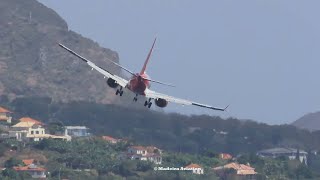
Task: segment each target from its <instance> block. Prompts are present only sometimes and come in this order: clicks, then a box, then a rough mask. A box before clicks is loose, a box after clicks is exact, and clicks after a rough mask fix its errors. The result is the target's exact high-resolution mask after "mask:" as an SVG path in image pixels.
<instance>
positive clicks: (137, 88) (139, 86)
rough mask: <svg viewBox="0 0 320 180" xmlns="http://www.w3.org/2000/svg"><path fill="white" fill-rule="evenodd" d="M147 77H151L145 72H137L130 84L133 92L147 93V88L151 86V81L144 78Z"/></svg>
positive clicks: (129, 87) (129, 86)
mask: <svg viewBox="0 0 320 180" xmlns="http://www.w3.org/2000/svg"><path fill="white" fill-rule="evenodd" d="M141 77H143V78H146V79H149V77H148V75H147V74H145V73H143V74H138V73H137V74H136V76H133V77H132V78H131V79H130V81H129V85H128V89H130V90H131V91H132V92H134V93H136V94H139V95H146V94H145V90H146V89H147V88H150V82H149V81H148V80H145V79H142V78H141Z"/></svg>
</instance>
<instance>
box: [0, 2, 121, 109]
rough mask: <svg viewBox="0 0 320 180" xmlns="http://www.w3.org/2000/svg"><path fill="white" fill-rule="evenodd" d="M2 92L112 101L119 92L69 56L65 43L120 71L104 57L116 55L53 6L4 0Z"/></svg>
mask: <svg viewBox="0 0 320 180" xmlns="http://www.w3.org/2000/svg"><path fill="white" fill-rule="evenodd" d="M0 27H1V28H0V95H7V96H9V98H10V99H14V98H15V97H20V96H35V95H36V96H49V97H52V99H53V100H55V101H63V102H68V101H72V100H83V101H95V102H100V103H113V102H114V101H115V97H116V96H110V93H112V94H113V93H114V91H113V90H111V89H110V88H109V87H108V85H107V84H106V83H105V81H104V79H103V78H101V75H99V74H98V73H97V72H96V71H90V68H88V66H86V64H84V63H83V62H81V61H79V60H78V59H76V58H74V57H73V56H72V55H69V54H68V53H67V52H65V51H64V50H63V49H61V48H60V47H59V46H58V45H57V43H58V42H61V43H64V44H65V45H67V46H69V47H70V48H72V49H74V50H75V51H77V52H79V54H82V55H84V56H85V57H87V58H89V59H91V60H92V61H94V62H95V63H97V64H99V65H100V66H102V67H108V70H110V71H111V72H113V73H120V70H119V69H118V68H116V67H114V66H112V64H110V63H109V62H107V61H106V60H105V59H106V58H109V59H112V60H114V61H116V62H118V54H117V53H116V52H114V51H112V50H110V49H105V48H102V47H100V46H99V45H98V44H97V43H95V42H93V41H92V40H90V39H88V38H85V37H82V36H81V35H79V34H77V33H75V32H73V31H71V30H69V29H68V25H67V23H66V22H65V21H64V20H63V19H62V18H61V17H60V16H59V15H58V14H57V13H55V12H54V11H53V10H52V9H49V8H47V7H45V6H44V5H42V4H41V3H39V2H38V1H36V0H1V1H0Z"/></svg>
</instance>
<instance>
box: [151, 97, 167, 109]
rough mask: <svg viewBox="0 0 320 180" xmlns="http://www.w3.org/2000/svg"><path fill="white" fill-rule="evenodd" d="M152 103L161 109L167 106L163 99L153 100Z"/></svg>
mask: <svg viewBox="0 0 320 180" xmlns="http://www.w3.org/2000/svg"><path fill="white" fill-rule="evenodd" d="M154 102H155V103H156V105H157V106H158V107H162V108H163V107H166V106H167V105H168V101H167V100H165V99H161V98H159V99H156V100H154Z"/></svg>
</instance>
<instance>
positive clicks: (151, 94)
mask: <svg viewBox="0 0 320 180" xmlns="http://www.w3.org/2000/svg"><path fill="white" fill-rule="evenodd" d="M156 40H157V39H156V38H155V40H154V41H153V44H152V47H151V49H150V51H149V53H148V56H147V59H146V61H145V62H144V65H143V67H142V69H141V71H140V73H133V72H132V71H130V70H128V69H127V68H125V67H123V66H121V65H119V64H117V63H115V62H113V61H111V60H110V61H111V62H112V63H113V64H115V65H117V66H119V67H120V68H122V69H123V70H125V71H127V72H128V73H130V74H131V75H132V78H131V79H130V80H129V81H128V80H126V79H123V78H121V77H119V76H117V75H115V74H112V73H110V72H109V71H108V70H106V69H104V68H102V67H99V66H97V65H95V64H94V63H93V62H91V61H89V60H88V59H86V58H84V57H82V56H80V55H79V54H77V53H76V52H74V51H72V50H71V49H69V48H67V47H66V46H64V45H63V44H60V43H59V46H60V47H62V48H63V49H65V50H67V51H69V52H70V53H71V54H73V55H75V56H77V57H78V58H80V59H81V60H82V61H84V62H86V63H87V64H88V65H89V66H90V67H91V69H92V70H93V69H95V70H97V71H98V72H100V73H101V74H102V75H103V76H104V78H108V80H107V84H108V85H109V86H110V87H111V88H115V89H117V90H116V95H120V96H122V95H123V92H124V91H123V90H124V89H129V90H130V91H132V92H133V93H134V94H135V97H134V98H133V101H135V102H136V101H137V100H138V96H144V97H146V98H147V100H146V101H145V103H144V106H146V107H148V108H150V107H151V105H152V102H151V101H152V100H154V102H155V104H156V105H157V106H159V107H162V108H163V107H166V106H167V105H168V102H174V103H178V104H182V105H195V106H199V107H203V108H209V109H213V110H218V111H225V110H226V109H227V108H228V106H227V107H225V108H217V107H213V106H209V105H205V104H200V103H196V102H193V101H188V100H184V99H179V98H175V97H172V96H168V95H165V94H161V93H157V92H155V91H152V90H150V89H149V88H150V82H154V83H158V84H163V85H167V86H172V85H170V84H166V83H163V82H159V81H155V80H152V79H150V78H149V76H148V75H147V74H146V68H147V64H148V62H149V59H150V56H151V54H152V51H153V47H154V45H155V43H156Z"/></svg>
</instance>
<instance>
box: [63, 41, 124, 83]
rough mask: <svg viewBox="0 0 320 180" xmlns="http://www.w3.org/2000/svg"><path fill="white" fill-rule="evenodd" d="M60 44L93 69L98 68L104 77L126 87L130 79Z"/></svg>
mask: <svg viewBox="0 0 320 180" xmlns="http://www.w3.org/2000/svg"><path fill="white" fill-rule="evenodd" d="M59 46H60V47H62V48H63V49H65V50H67V51H68V52H69V53H71V54H73V55H74V56H76V57H78V58H79V59H81V60H82V61H84V62H86V63H87V64H88V65H89V66H90V67H91V68H92V69H95V70H97V71H98V72H99V73H101V74H103V76H104V77H107V78H111V79H113V80H115V81H116V82H117V83H118V84H119V85H120V86H122V87H126V85H127V83H128V81H127V80H125V79H123V78H121V77H119V76H117V75H114V74H112V73H111V72H109V71H108V70H106V69H104V68H103V67H99V66H97V65H96V64H94V63H93V62H91V61H89V60H88V59H86V58H84V57H82V56H80V55H79V54H77V53H76V52H74V51H72V50H71V49H69V48H67V47H66V46H64V45H63V44H60V43H59Z"/></svg>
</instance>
